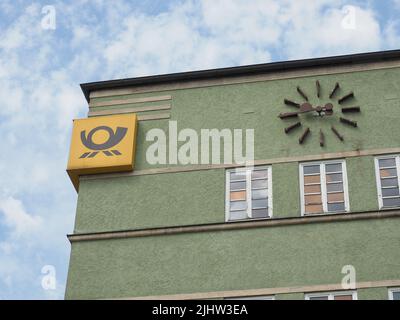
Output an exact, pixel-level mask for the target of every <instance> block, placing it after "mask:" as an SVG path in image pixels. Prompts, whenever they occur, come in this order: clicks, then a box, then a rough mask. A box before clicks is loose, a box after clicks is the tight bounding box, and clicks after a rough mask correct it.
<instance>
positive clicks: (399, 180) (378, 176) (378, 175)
mask: <svg viewBox="0 0 400 320" xmlns="http://www.w3.org/2000/svg"><path fill="white" fill-rule="evenodd" d="M392 158H395V162H396V172H397V183H398V186H399V188H400V155H398V154H391V155H385V156H379V157H375V178H376V188H377V192H378V203H379V210H390V209H393V208H399V207H384V206H383V196H382V185H381V173H380V168H379V160H385V159H392ZM385 198H386V199H387V198H390V197H385Z"/></svg>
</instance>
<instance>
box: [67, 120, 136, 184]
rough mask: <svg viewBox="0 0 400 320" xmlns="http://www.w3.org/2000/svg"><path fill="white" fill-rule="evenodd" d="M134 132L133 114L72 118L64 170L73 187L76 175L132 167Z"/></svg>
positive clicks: (76, 182)
mask: <svg viewBox="0 0 400 320" xmlns="http://www.w3.org/2000/svg"><path fill="white" fill-rule="evenodd" d="M136 133H137V116H136V114H124V115H112V116H101V117H93V118H87V119H77V120H74V126H73V129H72V139H71V148H70V152H69V160H68V167H67V172H68V175H69V176H70V178H71V181H72V183H73V184H74V187H75V189H76V190H77V191H78V188H79V176H80V175H86V174H96V173H106V172H117V171H132V170H133V166H134V161H135V146H136Z"/></svg>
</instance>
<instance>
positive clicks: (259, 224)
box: [67, 210, 400, 243]
mask: <svg viewBox="0 0 400 320" xmlns="http://www.w3.org/2000/svg"><path fill="white" fill-rule="evenodd" d="M393 217H400V210H390V211H389V210H384V211H371V212H352V213H341V214H328V215H315V216H311V215H308V216H305V217H295V218H280V219H264V220H256V221H251V220H249V221H240V222H225V223H214V224H204V225H187V226H175V227H165V228H151V229H140V230H125V231H108V232H98V233H84V234H70V235H68V236H67V237H68V239H69V241H70V242H71V243H72V242H77V241H93V240H110V239H126V238H136V237H148V236H162V235H173V234H181V233H192V232H210V231H227V230H239V229H252V228H263V227H279V226H291V225H299V224H309V223H325V222H342V221H354V220H366V219H380V218H393Z"/></svg>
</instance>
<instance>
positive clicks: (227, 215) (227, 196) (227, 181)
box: [225, 166, 273, 222]
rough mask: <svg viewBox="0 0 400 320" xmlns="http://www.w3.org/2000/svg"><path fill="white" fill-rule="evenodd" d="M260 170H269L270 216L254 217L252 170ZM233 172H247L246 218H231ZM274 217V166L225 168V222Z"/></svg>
mask: <svg viewBox="0 0 400 320" xmlns="http://www.w3.org/2000/svg"><path fill="white" fill-rule="evenodd" d="M258 170H267V177H268V187H267V188H268V191H267V192H268V217H265V218H252V217H251V212H252V211H251V210H252V205H251V200H252V199H251V190H252V189H251V172H253V171H258ZM231 172H246V201H247V204H248V206H247V209H246V210H247V218H245V219H236V220H231V219H230V202H231V200H230V192H231V190H230V176H231ZM249 202H250V206H249ZM272 217H273V202H272V166H254V167H239V168H232V169H227V170H225V222H241V221H256V220H266V219H271V218H272Z"/></svg>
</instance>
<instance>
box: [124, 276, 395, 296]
mask: <svg viewBox="0 0 400 320" xmlns="http://www.w3.org/2000/svg"><path fill="white" fill-rule="evenodd" d="M398 286H400V280H399V279H394V280H380V281H364V282H357V283H356V284H355V288H354V289H367V288H381V287H385V288H388V287H398ZM354 289H353V290H354ZM343 290H344V289H343V287H342V285H341V284H321V285H313V286H293V287H281V288H263V289H247V290H230V291H213V292H197V293H181V294H170V295H159V296H144V297H126V298H118V299H121V300H201V299H218V298H232V297H252V296H268V295H275V294H286V293H311V292H327V291H343ZM350 290H351V289H350Z"/></svg>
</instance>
